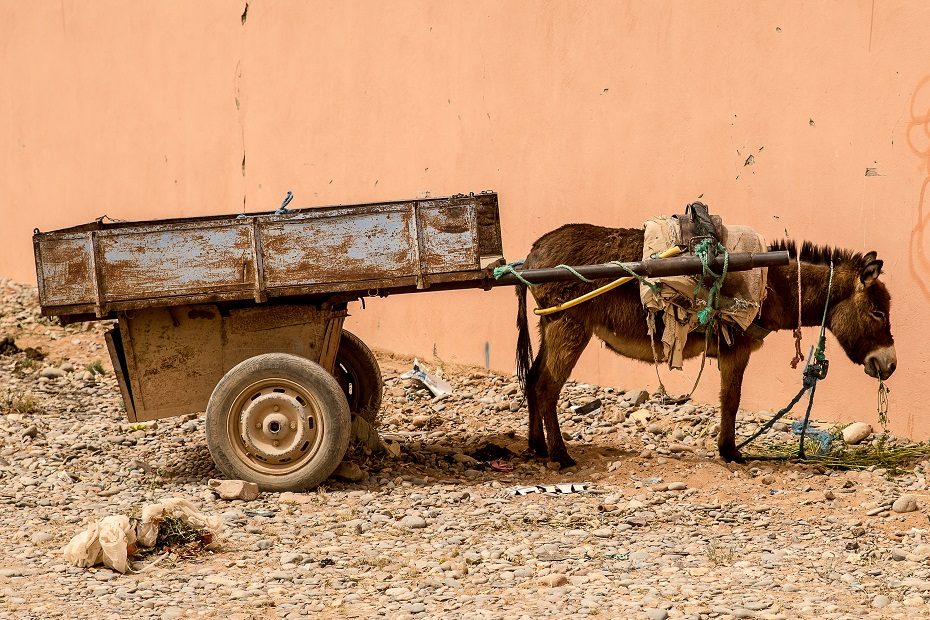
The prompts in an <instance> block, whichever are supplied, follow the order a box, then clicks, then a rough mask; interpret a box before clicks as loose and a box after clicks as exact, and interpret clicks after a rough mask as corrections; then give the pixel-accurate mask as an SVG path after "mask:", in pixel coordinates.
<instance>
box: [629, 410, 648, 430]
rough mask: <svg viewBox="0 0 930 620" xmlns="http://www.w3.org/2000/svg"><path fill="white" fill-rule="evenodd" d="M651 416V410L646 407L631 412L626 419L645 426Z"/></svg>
mask: <svg viewBox="0 0 930 620" xmlns="http://www.w3.org/2000/svg"><path fill="white" fill-rule="evenodd" d="M651 417H652V412H651V411H649V410H648V409H637V410H636V411H634V412H633V413H631V414H630V415H629V416H627V418H628V419H630V420H633V421H634V422H636V423H637V424H639V425H640V426H645V425H646V422H648V421H649V419H650V418H651Z"/></svg>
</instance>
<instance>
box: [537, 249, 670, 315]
mask: <svg viewBox="0 0 930 620" xmlns="http://www.w3.org/2000/svg"><path fill="white" fill-rule="evenodd" d="M679 254H681V248H679V247H678V246H677V245H673V246H672V247H670V248H669V249H667V250H665V251H664V252H662V253H661V254H659V255H658V257H657V258H671V257H673V256H678V255H679ZM635 279H636V278H634V277H633V276H623V277H622V278H618V279H616V280H614V281H613V282H611V283H610V284H605V285H604V286H602V287H600V288H596V289H594V290H593V291H591V292H590V293H585V294H584V295H582V296H581V297H576V298H575V299H570V300H568V301H566V302H564V303H561V304H559V305H558V306H552V307H551V308H536V309H534V310H533V314H535V315H536V316H545V315H547V314H555V313H556V312H561V311H562V310H568V309H569V308H573V307H575V306H577V305H578V304H583V303H584V302H586V301H590V300H592V299H594V298H595V297H597V296H598V295H603V294H604V293H606V292H608V291H612V290H614V289H615V288H617V287H618V286H622V285H624V284H626V283H627V282H630V281H632V280H635Z"/></svg>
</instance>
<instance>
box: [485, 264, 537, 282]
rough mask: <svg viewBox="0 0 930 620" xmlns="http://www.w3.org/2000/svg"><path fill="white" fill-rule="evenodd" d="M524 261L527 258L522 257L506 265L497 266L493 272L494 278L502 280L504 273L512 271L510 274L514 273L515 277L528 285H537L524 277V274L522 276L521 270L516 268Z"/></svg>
mask: <svg viewBox="0 0 930 620" xmlns="http://www.w3.org/2000/svg"><path fill="white" fill-rule="evenodd" d="M524 261H525V259H522V258H521V259H520V260H516V261H514V262H512V263H507V264H506V265H501V266H500V267H495V268H494V272H493V273H494V279H495V280H500V279H501V277H503V276H504V275H506V274H508V273H510V274H513V277H515V278H516V279H517V280H519V281H520V282H522V283H523V284H524V285H526V286H536V285H535V284H533V283H532V282H530V281H529V280H527V279H526V278H524V277H523V276H521V275H520V272H519V271H517V270H516V269H514V268H515V267H519V266H520V265H522V264H523V263H524Z"/></svg>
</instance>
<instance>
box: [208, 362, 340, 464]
mask: <svg viewBox="0 0 930 620" xmlns="http://www.w3.org/2000/svg"><path fill="white" fill-rule="evenodd" d="M320 414H321V405H320V402H319V401H318V400H317V399H316V398H315V397H314V395H313V394H312V393H311V392H310V391H309V390H307V389H306V388H304V387H303V386H301V385H299V384H297V383H294V382H293V381H289V380H287V379H282V378H272V379H264V380H262V381H258V382H256V383H253V384H251V385H249V386H248V387H246V388H245V389H243V390H242V391H241V392H239V394H238V395H237V396H236V398H235V399H234V400H233V404H232V406H231V407H230V408H229V414H228V415H227V416H226V419H227V428H226V431H227V435H228V437H229V443H230V445H231V446H232V447H233V452H234V454H235V456H236V458H238V459H239V460H240V461H242V463H243V464H245V465H246V466H248V467H249V468H250V469H252V470H254V471H257V472H260V473H263V474H269V475H286V474H290V473H292V472H294V471H297V470H298V469H300V468H301V467H303V466H305V465H306V464H307V463H308V462H310V461H312V460H313V457H314V456H316V453H317V452H318V451H319V448H320V444H321V442H322V439H323V434H324V432H325V428H324V420H323V416H322V415H320Z"/></svg>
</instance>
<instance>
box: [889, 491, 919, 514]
mask: <svg viewBox="0 0 930 620" xmlns="http://www.w3.org/2000/svg"><path fill="white" fill-rule="evenodd" d="M891 509H892V510H894V511H895V512H914V511H915V510H917V498H916V497H914V496H913V495H902V496H901V497H899V498H898V499H896V500H895V501H894V503H893V504H892V505H891Z"/></svg>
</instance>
